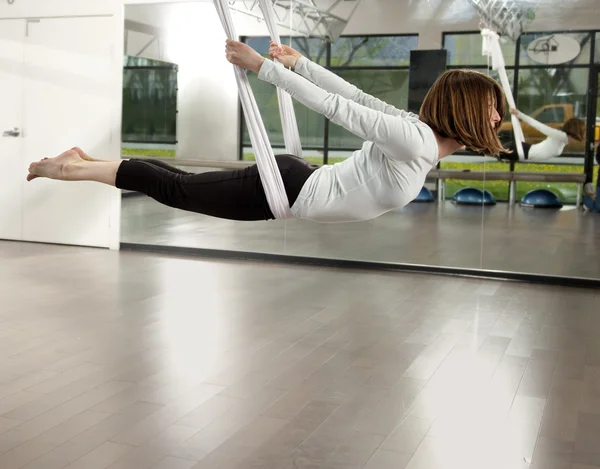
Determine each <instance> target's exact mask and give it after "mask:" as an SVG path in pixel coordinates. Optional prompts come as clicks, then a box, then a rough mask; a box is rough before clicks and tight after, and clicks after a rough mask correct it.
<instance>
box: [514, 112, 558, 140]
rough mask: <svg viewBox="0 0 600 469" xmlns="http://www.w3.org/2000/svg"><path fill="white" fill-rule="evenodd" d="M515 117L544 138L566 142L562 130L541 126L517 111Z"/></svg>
mask: <svg viewBox="0 0 600 469" xmlns="http://www.w3.org/2000/svg"><path fill="white" fill-rule="evenodd" d="M517 117H518V118H519V119H521V120H522V121H523V122H525V123H526V124H529V125H530V126H531V127H533V128H534V129H536V130H537V131H538V132H541V133H543V134H544V135H545V136H546V137H550V138H554V139H558V140H567V134H566V133H564V132H563V131H562V130H558V129H553V128H552V127H549V126H547V125H545V124H542V123H541V122H538V121H536V120H535V119H534V118H533V117H530V116H528V115H526V114H523V113H522V112H521V111H517Z"/></svg>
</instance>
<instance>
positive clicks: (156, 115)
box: [122, 66, 177, 143]
mask: <svg viewBox="0 0 600 469" xmlns="http://www.w3.org/2000/svg"><path fill="white" fill-rule="evenodd" d="M122 141H123V142H139V143H144V142H146V143H175V142H176V141H177V68H176V67H175V66H173V67H165V66H163V67H161V68H136V67H133V68H132V67H127V68H125V69H124V70H123V109H122Z"/></svg>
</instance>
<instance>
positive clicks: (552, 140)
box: [501, 108, 586, 161]
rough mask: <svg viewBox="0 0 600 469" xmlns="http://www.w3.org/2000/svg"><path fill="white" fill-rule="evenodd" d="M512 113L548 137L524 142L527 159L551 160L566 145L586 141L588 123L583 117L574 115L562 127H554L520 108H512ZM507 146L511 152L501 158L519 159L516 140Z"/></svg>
mask: <svg viewBox="0 0 600 469" xmlns="http://www.w3.org/2000/svg"><path fill="white" fill-rule="evenodd" d="M510 113H511V114H513V115H515V116H517V117H518V118H519V119H521V120H522V121H523V122H525V123H526V124H529V125H530V126H531V127H533V128H534V129H535V130H537V131H538V132H541V133H542V134H544V135H545V136H546V137H547V138H546V139H544V140H542V141H541V142H539V143H535V144H533V145H531V144H529V143H526V142H523V154H524V159H525V160H528V161H547V160H551V159H552V158H556V157H557V156H560V155H562V152H563V151H564V149H565V147H566V146H567V145H569V144H571V143H573V142H574V141H577V142H583V141H585V131H586V125H585V122H583V120H581V119H577V118H575V117H572V118H571V119H569V120H567V121H566V122H565V123H564V124H563V126H562V127H561V128H560V129H554V128H552V127H550V126H547V125H545V124H542V123H541V122H539V121H536V120H535V119H534V118H533V117H530V116H528V115H526V114H523V113H522V112H521V111H519V110H518V109H514V108H511V110H510ZM506 147H507V149H508V150H510V151H511V153H505V154H503V155H502V158H501V159H503V160H508V161H519V155H518V154H517V148H516V143H515V142H514V141H513V142H510V143H509V144H508V145H507V146H506Z"/></svg>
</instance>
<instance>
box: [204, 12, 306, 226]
mask: <svg viewBox="0 0 600 469" xmlns="http://www.w3.org/2000/svg"><path fill="white" fill-rule="evenodd" d="M213 3H214V4H215V7H216V9H217V13H218V14H219V18H220V19H221V23H222V25H223V29H224V30H225V33H226V34H227V37H228V38H229V39H231V40H237V35H236V33H235V28H234V26H233V20H232V18H231V13H230V11H229V6H228V2H227V0H213ZM259 4H260V7H261V9H262V12H263V16H264V18H265V22H266V24H267V27H268V29H269V33H270V35H271V39H272V40H273V41H275V42H277V43H278V44H279V43H280V40H279V35H278V34H277V28H276V26H275V25H276V23H275V12H274V11H273V5H272V4H271V3H270V1H269V0H259ZM280 66H281V65H280ZM234 70H235V78H236V81H237V85H238V90H239V93H240V100H241V102H242V109H243V111H244V117H245V119H246V125H247V126H248V134H249V135H250V141H251V142H252V148H253V149H254V154H255V157H256V164H257V166H258V172H259V174H260V179H261V182H262V186H263V188H264V190H265V194H266V196H267V201H268V203H269V208H270V209H271V211H272V212H273V215H274V216H275V218H277V219H286V218H293V214H292V212H291V210H290V205H289V201H288V198H287V195H286V193H285V187H284V185H283V180H282V179H281V173H280V172H279V168H278V167H277V162H276V161H275V155H274V153H273V149H272V148H271V142H270V141H269V136H268V135H267V130H266V129H265V126H264V123H263V120H262V117H261V115H260V111H259V110H258V105H257V104H256V100H255V99H254V94H253V93H252V88H251V87H250V82H249V81H248V77H247V75H246V71H245V70H243V69H241V68H240V67H238V66H234ZM277 96H278V99H279V109H280V116H281V123H282V128H283V137H284V141H285V147H286V152H287V153H290V154H292V155H296V156H298V157H302V146H301V144H300V135H299V133H298V126H297V124H296V116H295V113H294V107H293V103H292V98H291V97H290V95H289V94H287V93H285V92H283V91H281V90H280V89H279V88H278V89H277Z"/></svg>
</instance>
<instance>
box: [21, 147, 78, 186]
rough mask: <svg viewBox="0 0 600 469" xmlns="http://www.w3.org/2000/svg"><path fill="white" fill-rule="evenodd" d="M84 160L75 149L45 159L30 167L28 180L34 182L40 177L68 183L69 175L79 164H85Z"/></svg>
mask: <svg viewBox="0 0 600 469" xmlns="http://www.w3.org/2000/svg"><path fill="white" fill-rule="evenodd" d="M83 161H84V160H83V158H81V156H80V155H79V153H78V152H77V151H75V150H74V149H71V150H68V151H65V152H64V153H62V154H60V155H58V156H57V157H55V158H44V159H43V160H41V161H38V162H37V163H32V164H31V165H30V166H29V174H28V175H27V180H28V181H32V180H33V179H35V178H38V177H46V178H50V179H58V180H60V181H68V180H69V173H70V171H71V170H72V169H73V168H74V165H76V164H77V163H81V162H83Z"/></svg>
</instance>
